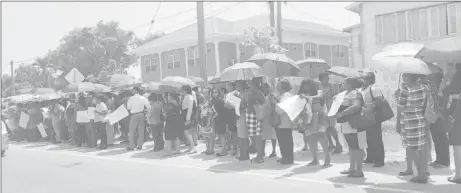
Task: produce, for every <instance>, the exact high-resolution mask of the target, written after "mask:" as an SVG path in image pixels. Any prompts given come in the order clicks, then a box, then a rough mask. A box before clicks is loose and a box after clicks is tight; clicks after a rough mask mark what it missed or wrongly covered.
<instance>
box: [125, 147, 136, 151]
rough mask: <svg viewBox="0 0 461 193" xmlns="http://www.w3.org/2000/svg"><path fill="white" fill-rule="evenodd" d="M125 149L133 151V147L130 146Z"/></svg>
mask: <svg viewBox="0 0 461 193" xmlns="http://www.w3.org/2000/svg"><path fill="white" fill-rule="evenodd" d="M126 150H127V151H133V150H134V148H131V147H127V148H126Z"/></svg>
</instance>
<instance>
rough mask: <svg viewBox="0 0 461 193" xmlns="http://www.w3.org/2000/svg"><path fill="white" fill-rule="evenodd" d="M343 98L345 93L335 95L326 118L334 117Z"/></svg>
mask: <svg viewBox="0 0 461 193" xmlns="http://www.w3.org/2000/svg"><path fill="white" fill-rule="evenodd" d="M345 96H346V91H343V92H341V93H339V94H337V95H336V96H335V97H334V98H333V103H332V104H331V108H330V111H328V116H329V117H332V116H335V115H336V113H338V110H339V107H341V104H342V103H343V101H344V97H345Z"/></svg>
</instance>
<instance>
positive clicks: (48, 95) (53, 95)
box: [36, 92, 64, 101]
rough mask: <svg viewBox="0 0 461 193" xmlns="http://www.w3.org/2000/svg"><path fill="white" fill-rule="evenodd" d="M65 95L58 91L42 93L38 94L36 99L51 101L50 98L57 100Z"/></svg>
mask: <svg viewBox="0 0 461 193" xmlns="http://www.w3.org/2000/svg"><path fill="white" fill-rule="evenodd" d="M62 97H64V95H61V94H58V93H56V92H55V93H45V94H40V95H36V99H37V100H39V101H50V100H56V99H60V98H62Z"/></svg>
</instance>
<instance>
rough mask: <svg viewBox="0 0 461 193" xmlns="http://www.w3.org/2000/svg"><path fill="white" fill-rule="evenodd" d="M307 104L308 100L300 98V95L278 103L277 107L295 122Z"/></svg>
mask: <svg viewBox="0 0 461 193" xmlns="http://www.w3.org/2000/svg"><path fill="white" fill-rule="evenodd" d="M306 103H307V101H306V99H303V98H300V97H299V95H295V96H291V97H289V98H287V99H285V100H283V101H282V102H280V103H278V104H277V106H278V107H279V108H280V109H282V110H283V111H285V112H286V113H287V115H288V117H289V118H290V120H291V121H293V120H294V119H296V117H297V116H298V115H299V113H301V112H302V111H303V110H304V106H305V105H306Z"/></svg>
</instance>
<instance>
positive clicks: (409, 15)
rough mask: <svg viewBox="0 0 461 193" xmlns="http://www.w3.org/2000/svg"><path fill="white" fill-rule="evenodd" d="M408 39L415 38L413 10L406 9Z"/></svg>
mask: <svg viewBox="0 0 461 193" xmlns="http://www.w3.org/2000/svg"><path fill="white" fill-rule="evenodd" d="M405 17H406V28H407V30H406V33H407V40H413V12H411V11H405Z"/></svg>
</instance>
